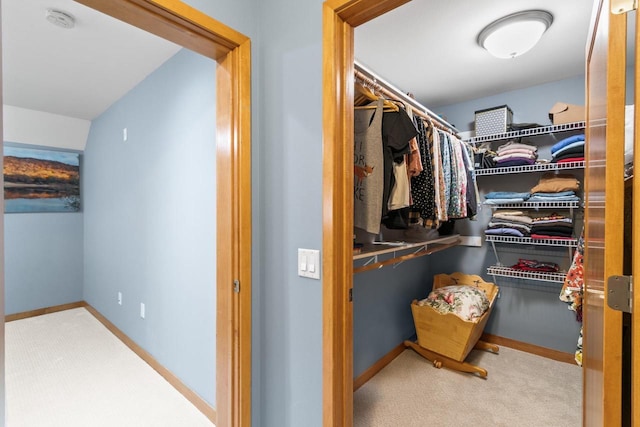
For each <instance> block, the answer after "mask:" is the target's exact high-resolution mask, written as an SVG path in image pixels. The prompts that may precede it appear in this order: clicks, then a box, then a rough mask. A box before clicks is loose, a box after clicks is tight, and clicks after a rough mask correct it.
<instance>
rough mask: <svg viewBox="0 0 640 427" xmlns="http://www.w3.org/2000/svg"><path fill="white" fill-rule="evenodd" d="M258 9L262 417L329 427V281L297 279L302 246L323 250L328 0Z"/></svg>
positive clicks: (279, 0) (273, 422)
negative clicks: (325, 384)
mask: <svg viewBox="0 0 640 427" xmlns="http://www.w3.org/2000/svg"><path fill="white" fill-rule="evenodd" d="M257 7H258V12H259V16H260V21H261V22H265V23H268V25H263V26H261V27H260V34H259V39H260V46H261V49H260V58H259V59H258V62H257V64H256V67H255V68H254V72H256V71H257V72H258V78H259V85H258V86H259V91H260V93H259V94H258V96H259V99H258V101H257V107H258V109H259V114H258V115H259V117H260V126H259V127H260V132H261V135H260V137H259V139H258V140H256V139H255V138H254V141H253V143H254V146H255V145H260V150H261V151H260V159H259V166H258V173H259V177H260V182H259V187H258V188H257V190H258V192H259V194H260V196H259V197H260V200H261V202H262V203H261V204H262V212H261V213H260V218H259V221H260V224H259V231H257V233H256V234H260V235H261V238H262V240H261V241H260V243H259V246H258V248H257V249H258V253H257V258H258V259H259V261H258V262H259V264H260V265H261V268H260V274H261V278H260V279H259V282H257V283H254V289H255V288H256V287H259V288H260V289H261V299H260V301H259V304H260V308H259V310H260V313H259V328H258V329H254V334H259V335H260V337H261V338H260V339H261V344H260V357H261V359H262V362H261V368H260V373H259V374H258V375H259V376H260V381H261V385H260V387H261V402H260V409H259V411H258V412H256V413H254V415H253V419H254V420H257V421H256V422H257V423H258V424H257V425H262V426H269V427H280V426H291V427H294V426H309V427H313V426H320V425H322V282H321V281H317V280H313V279H307V278H301V277H298V276H297V273H296V265H297V261H296V260H297V248H309V249H322V247H321V245H322V85H321V81H322V1H321V0H301V1H295V2H291V1H285V0H269V1H261V2H258V3H257ZM285 11H286V12H285ZM254 172H255V169H254ZM254 259H255V258H254ZM255 314H256V312H255V311H254V315H255ZM254 320H257V319H254ZM254 343H255V341H254ZM254 348H255V347H254Z"/></svg>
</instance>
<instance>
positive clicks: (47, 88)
mask: <svg viewBox="0 0 640 427" xmlns="http://www.w3.org/2000/svg"><path fill="white" fill-rule="evenodd" d="M50 8H53V9H60V10H62V11H65V12H68V13H70V14H71V15H73V16H74V17H75V18H76V24H75V28H73V29H68V30H67V29H63V28H59V27H56V26H54V25H52V24H50V23H49V22H48V21H47V20H46V19H45V13H46V11H47V9H50ZM179 49H180V47H179V46H177V45H175V44H173V43H170V42H168V41H166V40H163V39H160V38H158V37H156V36H154V35H151V34H149V33H147V32H144V31H142V30H139V29H137V28H135V27H133V26H130V25H128V24H125V23H123V22H121V21H118V20H116V19H113V18H111V17H108V16H106V15H103V14H101V13H98V12H95V11H94V10H93V9H90V8H88V7H86V6H83V5H80V4H78V3H75V2H73V1H71V0H2V71H3V76H2V79H3V81H2V83H3V102H4V104H8V105H13V106H16V107H22V108H27V109H31V110H37V111H45V112H49V113H55V114H61V115H65V116H69V117H75V118H79V119H86V120H92V119H94V118H95V117H97V116H98V115H100V114H101V113H102V112H104V111H105V110H106V109H107V108H108V107H109V106H110V105H111V104H113V103H114V102H115V101H117V100H118V99H120V98H121V97H122V96H123V95H124V94H125V93H127V92H128V91H129V90H130V89H132V88H133V87H135V86H136V85H137V84H138V83H139V82H140V81H142V80H143V79H144V78H145V77H146V76H148V75H149V74H150V73H151V72H152V71H153V70H155V69H156V68H158V67H159V66H160V65H161V64H162V63H164V62H165V61H166V60H167V59H169V58H170V57H171V56H173V55H174V54H175V53H176V52H177V51H178V50H179Z"/></svg>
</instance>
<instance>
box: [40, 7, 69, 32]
mask: <svg viewBox="0 0 640 427" xmlns="http://www.w3.org/2000/svg"><path fill="white" fill-rule="evenodd" d="M45 16H46V18H47V21H49V22H51V23H52V24H53V25H56V26H58V27H62V28H66V29H68V30H69V29H71V28H73V27H74V25H75V24H76V19H75V18H74V17H73V15H71V14H70V13H67V12H62V11H60V10H55V9H48V10H47V13H46V14H45Z"/></svg>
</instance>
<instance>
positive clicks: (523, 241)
mask: <svg viewBox="0 0 640 427" xmlns="http://www.w3.org/2000/svg"><path fill="white" fill-rule="evenodd" d="M485 237H486V240H487V242H493V243H513V244H518V245H535V246H557V247H562V248H573V247H576V246H578V239H532V238H531V237H515V236H496V235H491V234H487V235H486V236H485Z"/></svg>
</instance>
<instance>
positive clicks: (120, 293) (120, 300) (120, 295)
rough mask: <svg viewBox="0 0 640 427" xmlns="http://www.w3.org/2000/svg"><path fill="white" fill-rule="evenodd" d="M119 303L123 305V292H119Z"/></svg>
mask: <svg viewBox="0 0 640 427" xmlns="http://www.w3.org/2000/svg"><path fill="white" fill-rule="evenodd" d="M118 305H122V292H118Z"/></svg>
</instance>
